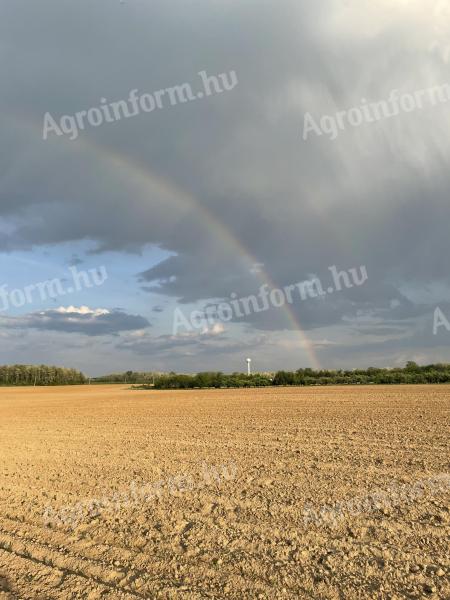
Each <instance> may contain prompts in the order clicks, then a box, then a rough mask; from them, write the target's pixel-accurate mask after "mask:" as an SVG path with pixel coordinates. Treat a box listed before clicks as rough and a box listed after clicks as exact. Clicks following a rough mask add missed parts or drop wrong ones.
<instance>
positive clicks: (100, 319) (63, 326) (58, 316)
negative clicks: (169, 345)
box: [1, 309, 150, 336]
mask: <svg viewBox="0 0 450 600" xmlns="http://www.w3.org/2000/svg"><path fill="white" fill-rule="evenodd" d="M1 325H2V326H3V327H4V328H6V329H36V330H40V331H58V332H61V333H79V334H83V335H88V336H101V335H116V334H118V333H120V332H123V331H134V330H140V329H144V328H146V327H149V326H150V323H149V321H148V320H147V319H146V318H145V317H141V316H139V315H130V314H127V313H125V312H123V311H120V310H114V311H111V312H109V313H106V314H95V313H94V314H93V313H88V314H80V313H76V312H64V313H63V312H60V311H59V310H58V309H55V310H53V309H49V310H45V311H40V312H34V313H30V314H28V315H24V316H20V317H4V318H3V319H1Z"/></svg>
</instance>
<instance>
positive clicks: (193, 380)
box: [0, 361, 450, 390]
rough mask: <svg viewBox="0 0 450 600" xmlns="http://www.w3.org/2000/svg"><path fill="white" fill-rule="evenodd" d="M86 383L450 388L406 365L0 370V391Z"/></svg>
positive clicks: (433, 374)
mask: <svg viewBox="0 0 450 600" xmlns="http://www.w3.org/2000/svg"><path fill="white" fill-rule="evenodd" d="M86 383H98V384H101V383H122V384H127V383H128V384H133V385H135V386H137V387H140V388H141V389H160V390H164V389H166V390H175V389H185V390H186V389H194V388H244V387H268V386H310V385H370V384H384V385H386V384H416V383H450V364H432V365H425V366H419V365H418V364H416V363H415V362H412V361H410V362H408V363H407V364H406V366H405V367H403V368H402V367H398V368H393V369H387V368H376V367H369V368H368V369H353V370H342V369H338V370H328V369H321V370H314V369H310V368H305V369H298V370H297V371H278V372H277V373H254V374H253V375H246V374H244V373H231V374H227V373H222V372H221V371H211V372H204V373H197V374H195V375H186V374H180V373H174V372H172V373H166V374H162V373H156V372H140V371H124V372H123V373H113V374H110V375H104V376H103V377H96V378H93V379H88V378H86V377H85V375H83V373H81V372H80V371H77V370H76V369H67V368H64V367H52V366H47V365H7V366H0V386H2V385H3V386H14V385H28V386H34V385H35V386H38V385H83V384H86Z"/></svg>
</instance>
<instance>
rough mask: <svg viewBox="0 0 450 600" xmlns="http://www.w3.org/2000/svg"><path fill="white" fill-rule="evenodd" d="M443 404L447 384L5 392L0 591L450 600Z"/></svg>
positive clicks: (46, 599) (1, 398)
mask: <svg viewBox="0 0 450 600" xmlns="http://www.w3.org/2000/svg"><path fill="white" fill-rule="evenodd" d="M449 407H450V387H448V386H428V387H427V386H404V387H376V386H373V387H359V386H358V387H339V388H338V387H335V388H302V389H298V388H297V389H296V388H293V389H288V388H283V389H264V390H256V389H255V390H227V391H225V390H217V391H213V390H204V391H198V390H194V391H188V392H157V391H154V392H153V391H149V392H143V391H132V390H129V389H127V388H126V387H124V386H92V387H88V386H85V387H72V388H35V389H20V388H19V389H17V388H16V389H11V388H9V389H8V388H0V598H1V600H6V599H12V598H23V599H26V600H31V599H33V600H34V599H40V600H52V599H61V600H62V599H64V600H66V599H70V598H83V599H85V598H86V599H88V600H93V599H95V598H102V599H116V598H124V599H125V598H126V599H132V598H167V599H169V598H177V599H178V598H183V599H184V598H186V599H194V598H195V599H200V598H233V599H247V598H249V599H254V598H267V599H273V598H308V599H310V598H314V599H316V598H317V599H324V600H325V599H326V600H329V599H331V600H333V599H345V600H347V599H350V600H352V599H356V598H370V599H372V598H386V599H387V598H389V599H391V600H394V599H400V598H422V597H431V598H433V597H434V598H450V583H449V572H450V571H449V567H450V550H449V533H450V513H449V510H450V506H449V498H450V497H449V484H448V481H449V480H448V478H447V480H445V479H442V477H441V479H439V481H440V483H439V484H438V483H436V482H437V481H438V480H433V479H431V478H433V477H435V476H443V475H444V476H445V474H446V473H449V471H450V469H449V445H448V441H449V428H448V424H449V419H448V417H449ZM202 465H203V466H202ZM205 465H207V466H205ZM224 465H225V466H226V467H227V470H222V466H224ZM214 468H216V469H217V473H216V476H215V475H214ZM205 469H206V471H205ZM181 475H184V484H181V483H180V481H181V480H175V481H178V484H177V485H178V488H177V487H176V485H175V483H174V480H173V479H171V478H173V477H177V476H181ZM158 481H159V482H160V483H159V489H158V490H157V488H156V487H154V486H153V484H155V482H158ZM133 482H134V483H133ZM186 482H187V483H186ZM417 482H419V483H417ZM433 482H434V483H433ZM149 484H151V485H149ZM416 484H417V485H416ZM144 486H146V487H144ZM152 486H153V487H152ZM393 486H394V487H393ZM130 489H133V490H134V492H133V494H131V495H130ZM177 489H178V491H177ZM127 490H128V492H127ZM142 490H146V492H142ZM152 490H153V492H152ZM155 490H157V491H155ZM393 490H396V491H397V492H398V491H399V490H401V493H400V495H397V496H395V494H394V491H393ZM405 490H406V491H405ZM407 490H413V491H412V492H411V493H408V492H407ZM374 491H378V492H380V491H381V492H384V494H383V493H382V495H381V496H380V497H379V498H378V501H373V503H370V502H364V503H361V502H360V501H356V503H355V502H353V505H350V504H349V503H348V501H352V499H353V500H354V499H355V498H357V499H358V498H359V499H361V498H367V494H368V493H370V492H374ZM114 492H121V493H124V492H127V494H128V495H127V496H122V497H119V496H117V495H116V496H114ZM391 496H392V498H391ZM394 496H395V497H394ZM95 498H97V499H100V501H101V499H103V500H105V498H106V499H109V500H110V501H111V502H110V503H109V504H108V502H106V501H104V502H103V505H102V504H100V505H98V506H97V510H96V509H95V508H94V509H92V510H89V507H88V508H87V509H86V507H87V506H88V504H87V503H86V501H87V500H89V499H95ZM120 498H122V500H120ZM127 498H128V500H129V501H128V502H127V501H126V499H127ZM380 498H381V499H380ZM386 498H388V501H386ZM130 499H131V500H132V501H130ZM80 501H83V502H84V504H82V505H78V509H79V510H78V512H77V508H76V505H77V503H79V502H80ZM337 501H339V502H344V504H342V505H341V509H340V510H338V511H337V512H336V513H334V514H335V516H336V515H337V516H336V518H335V519H334V520H333V519H331V520H330V519H329V518H325V519H320V518H315V519H314V518H312V519H311V518H305V515H311V514H314V513H312V512H308V511H307V507H308V506H309V508H310V509H311V510H312V511H314V510H316V511H320V509H321V507H322V506H323V505H325V504H330V503H333V502H337ZM112 502H115V503H116V504H115V505H113V504H112ZM346 502H347V503H346ZM49 506H51V507H52V509H53V511H56V512H53V513H52V511H48V512H47V513H46V514H47V517H48V516H49V515H53V517H52V518H53V521H52V519H51V518H49V519H48V524H46V523H45V518H44V511H45V510H46V508H47V507H49ZM64 506H66V507H72V508H69V510H66V512H65V513H61V512H57V511H58V509H60V508H61V507H64ZM80 506H81V509H80ZM305 506H306V512H304V511H305ZM74 507H75V508H74ZM342 507H344V508H342ZM317 514H319V513H316V515H317ZM55 515H59V516H63V517H64V519H65V522H61V521H58V519H57V518H56V517H55ZM74 515H76V516H77V518H76V519H75V517H74ZM71 519H72V520H71Z"/></svg>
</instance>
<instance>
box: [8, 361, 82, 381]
mask: <svg viewBox="0 0 450 600" xmlns="http://www.w3.org/2000/svg"><path fill="white" fill-rule="evenodd" d="M84 383H86V377H85V376H84V375H83V373H81V372H80V371H77V370H76V369H66V368H65V367H49V366H47V365H39V366H37V365H4V366H0V386H1V385H4V386H6V385H82V384H84Z"/></svg>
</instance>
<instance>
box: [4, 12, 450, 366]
mask: <svg viewBox="0 0 450 600" xmlns="http://www.w3.org/2000/svg"><path fill="white" fill-rule="evenodd" d="M0 49H1V51H0V73H1V75H2V85H1V92H0V127H1V133H2V135H1V136H0V159H1V160H0V274H1V275H0V286H1V287H0V341H1V344H0V364H11V363H26V364H41V363H46V364H56V365H61V366H68V367H75V368H79V369H81V370H83V371H84V372H85V373H86V374H89V375H99V374H102V373H108V372H113V371H119V370H121V371H122V370H135V371H137V370H156V371H170V370H175V371H179V372H198V371H202V370H222V371H227V372H228V371H241V370H245V369H246V363H245V360H246V358H247V357H251V358H252V364H253V368H254V370H258V371H273V370H277V369H281V368H286V369H297V368H300V367H315V368H319V367H322V368H355V367H368V366H399V365H403V364H405V363H406V361H408V360H415V361H417V362H419V363H431V362H449V361H450V323H448V321H450V277H449V262H450V260H449V256H450V237H449V224H450V218H449V217H450V195H449V192H450V169H449V167H448V161H449V160H450V94H449V90H450V88H446V87H445V86H446V84H448V85H450V3H449V2H446V1H441V0H436V1H434V0H426V1H425V0H423V1H422V0H420V1H419V0H416V1H414V0H411V1H407V0H380V1H378V2H376V3H375V2H369V1H365V0H347V1H344V0H276V1H275V0H271V1H268V0H257V1H256V0H240V1H239V2H237V1H235V0H214V1H213V0H207V1H206V0H205V1H204V0H196V1H195V2H194V1H192V0H172V1H171V2H167V1H160V0H95V1H93V0H76V1H75V0H36V1H34V2H30V1H29V0H14V1H12V0H0ZM211 77H216V80H212V79H211ZM185 84H189V86H190V91H191V93H190V94H189V93H188V91H186V90H187V88H186V86H185ZM176 86H185V87H184V88H182V89H181V91H180V88H177V89H175V88H176ZM189 86H188V87H189ZM437 87H438V88H439V90H440V91H436V89H437ZM169 90H171V91H169ZM433 90H434V91H433ZM444 90H445V92H444ZM158 91H159V92H161V91H163V93H161V94H159V96H158ZM183 94H184V96H183ZM131 98H134V99H135V100H134V101H135V104H134V105H133V103H132V100H131ZM437 98H439V100H437ZM380 101H385V103H386V102H389V107H390V110H391V112H390V113H389V112H388V113H384V112H383V113H381V112H379V113H378V116H377V117H374V114H375V113H374V112H373V111H372V112H370V111H369V108H368V107H369V106H371V105H372V104H373V103H377V102H380ZM111 103H116V104H115V108H114V109H113V108H112V104H111ZM117 103H118V104H117ZM101 107H103V109H101ZM83 113H84V114H83ZM76 115H78V117H77V116H76ZM337 115H340V116H337ZM339 119H340V121H339ZM337 272H341V278H340V279H339V280H336V279H335V278H334V277H333V273H334V274H336V273H337ZM342 273H343V274H342ZM354 276H356V278H353V277H354ZM346 278H347V279H346ZM49 281H51V282H53V283H52V287H51V293H50V292H49V288H48V287H46V285H45V282H49ZM311 281H315V285H316V286H317V282H320V284H321V287H322V292H323V293H310V294H309V293H308V294H306V293H303V294H302V292H301V290H303V292H304V291H305V289H308V285H307V283H308V282H311ZM337 281H340V284H338V283H337ZM305 282H306V283H305ZM347 284H348V285H347ZM305 285H306V288H305ZM309 289H310V290H311V289H312V288H309ZM314 289H315V290H317V289H318V288H317V287H315V288H314ZM274 290H278V291H275V292H274ZM258 294H260V295H259V296H258ZM251 296H253V297H255V296H257V297H258V303H257V304H255V302H254V301H247V304H246V307H247V308H246V309H245V310H243V309H242V306H243V304H242V299H245V298H249V297H251ZM232 300H234V301H235V304H232ZM220 307H222V308H221V309H220ZM239 307H240V309H239ZM438 308H439V311H440V312H439V314H440V315H441V316H440V325H439V327H436V310H437V309H438ZM206 315H208V316H206ZM447 319H448V321H447ZM447 325H448V327H447Z"/></svg>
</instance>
